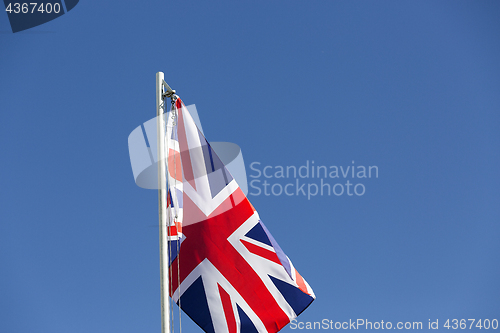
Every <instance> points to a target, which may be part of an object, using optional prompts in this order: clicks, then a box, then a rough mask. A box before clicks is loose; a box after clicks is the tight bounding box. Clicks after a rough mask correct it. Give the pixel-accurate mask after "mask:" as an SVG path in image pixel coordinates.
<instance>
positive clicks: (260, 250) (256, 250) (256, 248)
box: [240, 239, 281, 265]
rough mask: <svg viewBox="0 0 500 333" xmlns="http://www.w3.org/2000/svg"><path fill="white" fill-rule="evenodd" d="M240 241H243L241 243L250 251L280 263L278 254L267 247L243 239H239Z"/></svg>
mask: <svg viewBox="0 0 500 333" xmlns="http://www.w3.org/2000/svg"><path fill="white" fill-rule="evenodd" d="M240 242H241V243H243V245H245V247H246V248H247V249H248V251H250V252H252V253H253V254H256V255H258V256H260V257H262V258H266V259H267V260H270V261H272V262H275V263H277V264H278V265H281V261H280V259H279V258H278V255H277V254H276V252H273V251H269V250H268V249H264V248H263V247H260V246H257V245H255V244H252V243H249V242H247V241H246V240H243V239H240Z"/></svg>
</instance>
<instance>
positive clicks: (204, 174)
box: [166, 98, 315, 333]
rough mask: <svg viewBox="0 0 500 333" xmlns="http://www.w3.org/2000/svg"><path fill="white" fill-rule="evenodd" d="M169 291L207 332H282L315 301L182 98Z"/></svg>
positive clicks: (174, 149)
mask: <svg viewBox="0 0 500 333" xmlns="http://www.w3.org/2000/svg"><path fill="white" fill-rule="evenodd" d="M166 130H167V134H166V150H167V163H168V177H167V181H168V199H167V205H168V210H169V222H168V223H169V236H168V239H169V247H170V256H171V257H170V272H171V274H170V279H171V286H172V288H171V291H170V296H171V297H172V298H173V300H174V301H175V302H176V303H177V304H178V305H179V306H180V307H181V309H182V310H183V311H184V312H185V313H186V314H187V315H188V316H189V317H190V318H191V319H192V320H193V321H195V322H196V323H197V324H198V325H199V326H200V327H201V328H202V329H203V330H204V331H205V332H207V333H247V332H277V331H279V330H280V329H281V328H283V327H284V326H285V325H287V324H288V323H289V322H290V321H291V320H292V319H293V318H295V317H296V316H298V315H299V314H300V313H301V312H302V311H304V310H305V309H306V308H307V307H308V306H309V304H310V303H311V302H312V301H313V300H314V298H315V295H314V293H313V291H312V289H311V287H310V286H309V285H308V284H307V282H306V281H305V280H304V279H303V278H302V277H301V276H300V274H299V273H298V272H297V270H296V269H295V268H294V266H293V264H292V262H291V261H290V260H289V259H288V257H287V256H286V255H285V253H283V251H282V250H281V248H280V247H279V245H278V244H277V243H276V241H275V240H274V238H273V237H272V235H271V234H270V233H269V231H268V230H267V228H266V227H265V226H264V224H263V223H262V221H261V220H260V218H259V215H258V214H257V212H256V211H255V209H254V207H253V206H252V204H251V203H250V202H249V201H248V199H247V198H246V197H245V195H244V194H243V192H242V191H241V189H240V188H239V187H238V184H236V181H235V180H234V179H233V177H232V176H231V174H230V173H229V172H228V171H227V169H226V168H225V166H224V165H223V164H222V163H221V161H220V159H219V158H218V157H217V155H216V154H215V152H214V151H213V150H212V148H211V147H210V145H209V144H208V142H207V140H206V139H205V137H204V136H203V135H202V134H201V132H200V131H199V130H198V128H197V127H196V125H195V123H194V121H193V119H192V118H191V115H190V114H189V112H188V110H187V109H186V107H185V106H184V104H183V103H182V101H181V99H180V98H177V99H176V101H175V104H174V105H173V106H172V109H171V110H170V112H169V113H168V121H167V129H166Z"/></svg>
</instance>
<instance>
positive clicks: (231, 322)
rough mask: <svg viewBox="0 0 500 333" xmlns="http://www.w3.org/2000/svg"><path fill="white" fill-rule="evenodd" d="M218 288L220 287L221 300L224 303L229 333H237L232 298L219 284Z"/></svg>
mask: <svg viewBox="0 0 500 333" xmlns="http://www.w3.org/2000/svg"><path fill="white" fill-rule="evenodd" d="M217 286H218V287H219V294H220V299H221V301H222V308H223V309H224V314H225V315H226V322H227V328H228V329H229V333H236V318H234V312H233V306H232V305H231V297H230V296H229V294H228V293H227V292H226V291H225V290H224V289H222V287H221V286H220V284H218V283H217Z"/></svg>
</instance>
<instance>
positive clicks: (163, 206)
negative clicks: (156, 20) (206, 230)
mask: <svg viewBox="0 0 500 333" xmlns="http://www.w3.org/2000/svg"><path fill="white" fill-rule="evenodd" d="M163 77H164V74H163V72H158V73H156V123H157V139H158V145H157V146H158V212H159V224H160V225H159V228H160V284H161V332H162V333H170V302H169V296H170V295H169V289H168V286H169V276H168V266H169V265H168V264H169V258H168V240H167V179H166V178H167V163H166V159H165V114H164V94H163V83H164V82H165V81H164V80H163Z"/></svg>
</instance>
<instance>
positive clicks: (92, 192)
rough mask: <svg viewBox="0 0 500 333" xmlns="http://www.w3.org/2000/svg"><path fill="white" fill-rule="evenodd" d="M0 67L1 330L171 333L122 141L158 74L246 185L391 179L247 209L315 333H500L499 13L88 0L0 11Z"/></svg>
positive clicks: (152, 232) (415, 4) (395, 5)
mask: <svg viewBox="0 0 500 333" xmlns="http://www.w3.org/2000/svg"><path fill="white" fill-rule="evenodd" d="M0 59H1V62H0V114H1V118H2V121H1V122H0V140H1V141H0V142H1V152H2V159H1V161H2V163H1V164H0V171H1V181H0V185H1V190H0V202H1V222H0V265H1V274H0V291H1V293H0V295H1V296H0V309H1V310H0V332H5V333H17V332H19V333H32V332H37V333H38V332H47V333H49V332H50V333H59V332H61V333H67V332H72V333H80V332H82V333H83V332H95V333H100V332H159V331H160V303H159V298H160V289H159V262H158V261H159V259H158V228H157V224H158V217H157V214H158V213H157V212H158V208H157V193H156V191H152V190H144V189H141V188H139V187H137V186H136V185H135V183H134V179H133V176H132V170H131V166H130V160H129V156H128V147H127V138H128V135H129V133H130V132H131V131H132V130H133V129H134V128H136V127H137V126H139V125H140V124H141V123H143V122H144V121H146V120H148V119H150V118H152V117H153V116H154V114H155V73H156V72H158V71H163V72H165V78H166V81H167V82H168V83H169V84H170V85H171V86H172V87H173V88H174V89H176V90H177V92H178V93H179V95H180V96H181V97H182V98H183V100H184V101H185V103H186V104H196V106H197V109H198V112H199V114H200V119H201V122H202V124H203V129H204V132H205V135H206V136H207V138H208V139H209V140H210V141H228V142H234V143H237V144H238V145H239V146H240V147H241V148H242V152H243V157H244V159H245V164H246V166H247V172H248V175H255V172H253V171H252V170H251V169H250V168H249V166H250V164H251V163H252V162H255V161H258V162H260V163H261V166H262V167H263V166H267V165H269V166H277V165H282V166H290V165H294V166H297V167H299V166H301V165H304V164H305V163H306V161H309V162H310V163H312V162H311V161H314V163H315V165H325V166H343V167H347V166H350V165H352V161H354V162H355V165H363V166H377V167H378V170H379V174H378V178H374V177H372V178H371V179H351V182H354V183H363V184H364V186H365V188H366V192H365V193H364V195H362V196H356V195H354V196H347V195H342V196H338V197H337V196H332V195H330V196H327V195H323V196H320V195H318V196H316V197H313V198H311V200H307V198H304V196H303V195H294V196H286V195H281V196H273V195H271V196H265V195H260V196H249V199H250V201H251V202H252V204H253V205H254V206H255V207H256V209H257V210H258V211H259V214H260V216H261V218H262V220H263V222H264V223H265V224H266V226H267V227H268V229H269V230H270V231H271V232H272V234H273V236H274V237H275V239H276V240H277V241H278V242H279V244H280V245H281V247H282V249H283V250H284V251H285V253H286V254H287V255H288V256H289V257H290V259H291V260H292V262H293V263H294V264H295V266H296V267H297V269H298V270H299V272H301V274H302V275H303V276H304V277H305V279H306V280H307V281H308V282H309V284H310V285H311V286H312V288H313V289H314V291H315V293H316V296H317V300H316V301H315V302H313V304H312V305H311V306H310V307H309V308H308V309H307V310H306V311H305V312H304V313H303V314H302V315H301V316H300V317H299V320H300V321H321V320H323V319H328V320H333V321H334V322H335V321H341V322H342V321H349V319H351V320H356V319H358V318H363V319H368V320H370V321H373V322H376V321H381V320H384V321H385V322H386V321H392V322H393V323H396V322H398V321H402V322H405V321H411V322H413V321H421V322H423V323H424V327H426V325H427V323H428V320H429V319H431V320H432V321H435V320H436V319H439V323H440V326H442V324H443V323H444V321H445V320H446V319H448V318H450V319H453V318H457V319H462V318H465V319H468V318H475V319H476V320H477V319H485V318H489V319H490V320H491V319H494V318H497V319H499V320H500V310H499V309H500V282H499V281H500V264H499V263H500V242H499V237H500V191H499V189H500V176H499V171H498V166H499V165H500V154H499V152H500V150H499V148H500V131H499V129H500V61H499V59H500V3H499V2H496V1H440V2H434V1H404V2H400V1H392V2H389V1H384V2H373V1H314V2H310V3H308V2H304V1H286V2H285V1H283V2H273V3H272V4H269V3H267V2H264V1H252V2H246V3H237V4H236V3H233V2H225V3H224V2H219V3H216V4H206V3H202V2H201V1H198V2H167V1H149V2H139V1H119V2H117V1H99V2H95V1H85V0H82V1H80V3H79V4H78V5H77V6H76V7H75V8H74V9H73V10H72V11H71V12H69V13H68V14H65V15H63V16H61V17H60V18H57V19H55V20H54V21H51V22H49V23H46V24H44V25H41V26H38V27H35V28H33V29H30V30H27V31H25V32H19V33H16V34H12V32H11V30H10V26H9V23H8V20H7V15H6V13H5V12H3V13H0ZM250 180H251V178H250ZM261 180H262V181H263V180H264V178H261ZM268 181H269V182H271V183H279V184H281V185H286V184H287V183H289V182H295V181H296V180H295V179H292V180H287V179H275V178H273V179H269V180H268ZM301 181H303V180H302V179H301ZM304 181H307V182H317V181H319V180H317V179H314V180H312V179H309V180H307V179H306V180H304ZM326 181H328V182H329V183H330V184H335V183H337V182H342V183H345V181H346V180H345V179H326ZM183 325H184V331H185V332H201V330H200V329H198V328H197V327H196V326H195V325H194V324H192V323H191V322H190V321H189V319H188V318H187V317H184V319H183ZM441 330H442V329H440V331H441ZM297 331H298V330H292V329H291V328H289V327H286V328H284V332H297ZM442 331H445V330H442Z"/></svg>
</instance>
